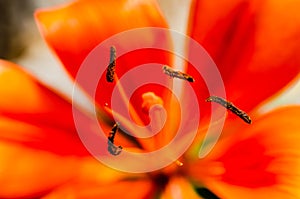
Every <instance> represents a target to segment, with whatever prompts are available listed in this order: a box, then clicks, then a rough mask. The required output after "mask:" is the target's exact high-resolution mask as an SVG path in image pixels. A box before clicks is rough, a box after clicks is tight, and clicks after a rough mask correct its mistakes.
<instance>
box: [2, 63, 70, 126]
mask: <svg viewBox="0 0 300 199" xmlns="http://www.w3.org/2000/svg"><path fill="white" fill-rule="evenodd" d="M0 94H1V96H2V97H1V99H0V110H1V114H2V116H3V115H6V116H7V117H11V118H17V119H19V120H22V121H25V122H29V121H30V122H32V123H33V124H39V125H41V126H42V125H52V126H55V127H57V128H61V129H66V130H69V131H72V130H73V129H74V125H73V118H72V106H71V105H70V103H69V102H67V101H66V100H64V99H63V98H61V97H60V96H58V95H57V94H55V93H54V92H52V91H51V90H49V89H47V88H45V87H44V86H43V85H41V84H40V83H38V82H37V81H36V80H35V79H34V78H33V77H31V76H30V75H28V74H27V73H25V72H24V71H22V70H21V69H20V67H19V66H17V65H16V64H13V63H11V62H7V61H3V60H0ZM57 115H59V116H60V117H57ZM61 118H63V119H61Z"/></svg>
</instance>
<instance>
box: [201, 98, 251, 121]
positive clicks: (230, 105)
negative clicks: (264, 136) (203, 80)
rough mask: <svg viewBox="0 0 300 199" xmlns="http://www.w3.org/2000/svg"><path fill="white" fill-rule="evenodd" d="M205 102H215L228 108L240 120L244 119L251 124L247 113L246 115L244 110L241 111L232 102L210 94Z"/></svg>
mask: <svg viewBox="0 0 300 199" xmlns="http://www.w3.org/2000/svg"><path fill="white" fill-rule="evenodd" d="M206 101H207V102H216V103H218V104H220V105H222V106H223V107H225V108H226V109H228V110H230V111H231V112H232V113H234V114H235V115H237V116H238V117H240V118H241V119H242V120H244V121H245V122H246V123H248V124H251V123H252V121H251V118H250V117H249V115H247V113H246V112H244V111H242V110H241V109H239V108H238V107H236V106H235V105H234V104H233V103H231V102H229V101H226V100H225V99H223V98H221V97H217V96H210V97H209V98H207V99H206Z"/></svg>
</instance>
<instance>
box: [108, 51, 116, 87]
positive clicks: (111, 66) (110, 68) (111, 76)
mask: <svg viewBox="0 0 300 199" xmlns="http://www.w3.org/2000/svg"><path fill="white" fill-rule="evenodd" d="M115 68H116V48H115V47H114V46H111V47H110V60H109V64H108V66H107V70H106V81H107V82H113V81H114V75H115Z"/></svg>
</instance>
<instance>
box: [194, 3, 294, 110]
mask: <svg viewBox="0 0 300 199" xmlns="http://www.w3.org/2000/svg"><path fill="white" fill-rule="evenodd" d="M299 6H300V4H299V1H297V0H291V1H264V2H262V1H241V0H234V1H230V2H228V1H217V2H215V1H194V4H193V7H192V14H191V18H190V20H191V23H190V27H189V28H190V30H189V32H190V35H191V37H192V38H194V39H196V40H197V41H198V42H199V43H200V44H202V45H203V46H204V48H205V49H206V50H207V51H208V52H209V53H210V55H211V56H212V58H213V59H214V61H215V62H216V64H217V65H218V67H219V70H220V72H221V74H222V77H223V79H224V82H225V88H226V91H227V97H228V99H230V100H231V101H233V102H234V103H236V104H238V105H239V106H241V108H242V109H244V110H245V111H249V110H251V109H252V108H254V107H255V106H257V105H258V104H259V103H261V102H262V101H263V100H265V99H266V98H268V97H270V96H272V95H273V94H275V93H276V92H278V90H279V89H281V88H283V87H284V86H286V84H287V83H288V82H290V81H291V80H292V79H293V78H294V77H295V76H296V75H297V74H299V72H300V67H299V64H300V59H299V56H298V55H299V53H298V52H299V50H300V43H299V39H298V37H299V36H298V35H299V34H300V29H299V27H300V14H299V11H298V8H299ZM287 10H288V12H287ZM195 83H197V81H196V82H195Z"/></svg>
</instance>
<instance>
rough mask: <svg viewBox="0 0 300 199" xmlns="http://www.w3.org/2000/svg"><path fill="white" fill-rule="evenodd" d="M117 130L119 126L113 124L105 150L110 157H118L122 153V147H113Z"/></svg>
mask: <svg viewBox="0 0 300 199" xmlns="http://www.w3.org/2000/svg"><path fill="white" fill-rule="evenodd" d="M118 129H119V124H118V123H115V124H114V126H113V127H112V129H111V131H110V133H109V135H108V141H107V144H108V146H107V150H108V151H109V153H110V154H112V155H119V154H120V153H121V152H122V149H123V147H122V146H118V147H117V146H115V145H114V140H115V135H116V133H117V131H118Z"/></svg>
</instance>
